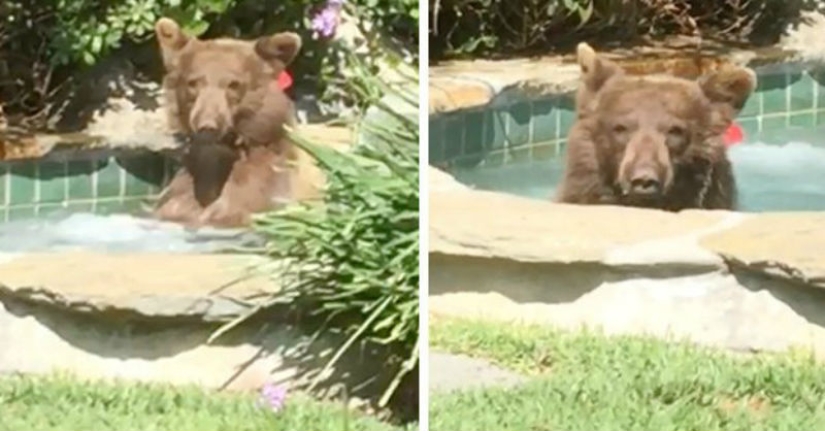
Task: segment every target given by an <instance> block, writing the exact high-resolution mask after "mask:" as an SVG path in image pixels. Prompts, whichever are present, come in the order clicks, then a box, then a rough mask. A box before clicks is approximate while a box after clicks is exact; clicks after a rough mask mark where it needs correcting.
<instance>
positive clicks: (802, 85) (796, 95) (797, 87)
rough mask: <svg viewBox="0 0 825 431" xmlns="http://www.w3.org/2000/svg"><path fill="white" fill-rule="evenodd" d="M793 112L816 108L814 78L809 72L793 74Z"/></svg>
mask: <svg viewBox="0 0 825 431" xmlns="http://www.w3.org/2000/svg"><path fill="white" fill-rule="evenodd" d="M790 92H791V106H790V110H791V112H795V111H807V110H811V109H814V97H815V95H814V80H813V79H812V78H811V77H810V75H808V74H807V73H799V74H794V75H792V76H791V86H790Z"/></svg>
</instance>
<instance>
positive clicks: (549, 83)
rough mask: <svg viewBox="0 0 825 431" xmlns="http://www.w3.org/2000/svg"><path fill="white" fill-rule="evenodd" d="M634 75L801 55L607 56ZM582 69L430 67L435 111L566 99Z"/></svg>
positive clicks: (561, 62)
mask: <svg viewBox="0 0 825 431" xmlns="http://www.w3.org/2000/svg"><path fill="white" fill-rule="evenodd" d="M604 54H605V55H607V56H608V57H610V58H612V59H613V60H615V61H617V62H619V63H620V64H622V66H623V67H624V68H625V69H626V70H627V71H628V72H629V73H633V74H650V73H670V74H675V75H678V76H684V77H697V76H699V75H701V74H703V73H705V72H707V71H710V70H714V69H716V68H718V67H720V66H721V65H723V64H741V65H749V66H752V67H756V66H760V65H765V64H773V63H779V62H782V61H785V60H788V59H790V58H792V57H794V56H795V55H796V53H795V52H794V51H790V50H787V49H783V48H781V47H768V48H762V49H757V50H744V49H720V48H717V49H708V51H707V52H706V53H703V54H702V55H701V56H697V55H696V54H695V48H693V47H688V48H684V50H682V49H680V48H679V47H678V46H677V47H675V48H648V47H636V48H633V49H624V50H613V51H610V52H606V53H604ZM578 78H579V68H578V66H577V65H576V64H575V57H574V56H573V55H572V54H568V55H557V56H545V57H536V58H522V59H515V60H470V61H449V62H444V63H441V64H438V65H434V66H430V69H429V89H430V92H429V94H430V96H429V112H430V114H437V113H443V112H450V111H456V110H460V109H467V108H473V107H478V106H483V105H487V104H490V103H492V104H495V103H499V100H500V99H501V101H500V103H505V104H506V103H507V101H508V100H510V99H513V98H520V99H535V98H541V97H546V96H550V95H558V94H566V93H569V92H572V91H574V90H575V88H576V87H577V85H578Z"/></svg>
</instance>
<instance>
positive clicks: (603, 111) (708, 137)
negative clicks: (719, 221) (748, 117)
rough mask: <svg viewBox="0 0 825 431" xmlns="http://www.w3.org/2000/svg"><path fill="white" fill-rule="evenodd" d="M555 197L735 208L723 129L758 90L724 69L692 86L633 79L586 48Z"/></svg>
mask: <svg viewBox="0 0 825 431" xmlns="http://www.w3.org/2000/svg"><path fill="white" fill-rule="evenodd" d="M577 51H578V52H577V55H578V63H579V67H580V68H581V81H580V85H579V89H578V92H577V94H576V114H577V116H576V121H575V122H574V124H573V126H572V127H571V129H570V132H569V134H568V141H567V156H566V166H565V172H564V177H563V179H562V182H561V184H560V186H559V189H558V192H557V195H556V200H557V201H559V202H564V203H573V204H608V205H626V206H637V207H645V208H656V209H663V210H669V211H680V210H683V209H689V208H701V209H726V210H733V209H735V208H736V201H737V196H736V182H735V180H734V177H733V171H732V168H731V164H730V161H729V160H728V157H727V152H726V148H725V146H724V144H723V141H722V136H723V134H724V132H725V130H726V129H727V128H728V127H729V126H730V125H731V123H732V122H733V120H734V118H735V117H736V115H737V114H738V113H739V111H740V110H741V109H742V107H743V106H744V104H745V102H746V101H747V99H748V97H750V94H751V93H752V92H753V91H754V89H755V87H756V76H755V74H754V73H753V72H752V71H751V70H749V69H746V68H740V67H734V66H728V67H723V68H721V69H720V70H718V71H716V72H712V73H709V74H707V75H705V76H702V77H700V78H699V79H698V80H695V81H692V80H688V79H683V78H678V77H675V76H669V75H647V76H631V75H629V74H627V73H625V71H624V70H623V69H622V68H621V67H620V66H619V65H618V64H616V63H614V62H612V61H610V60H608V59H605V58H603V57H601V56H599V55H597V54H596V52H595V51H594V50H593V49H592V48H591V47H590V46H588V45H587V44H585V43H582V44H580V45H579V46H578V50H577Z"/></svg>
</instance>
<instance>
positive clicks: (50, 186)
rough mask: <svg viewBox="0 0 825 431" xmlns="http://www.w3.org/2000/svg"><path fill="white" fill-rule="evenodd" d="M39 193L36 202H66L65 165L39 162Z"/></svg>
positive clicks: (62, 163)
mask: <svg viewBox="0 0 825 431" xmlns="http://www.w3.org/2000/svg"><path fill="white" fill-rule="evenodd" d="M38 170H39V177H40V184H39V187H40V193H39V199H38V202H63V201H65V200H66V185H67V183H66V163H64V162H46V161H44V162H40V164H39V165H38Z"/></svg>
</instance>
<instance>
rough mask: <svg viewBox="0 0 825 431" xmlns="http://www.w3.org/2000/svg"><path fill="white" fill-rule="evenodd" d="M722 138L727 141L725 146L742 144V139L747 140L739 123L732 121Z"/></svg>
mask: <svg viewBox="0 0 825 431" xmlns="http://www.w3.org/2000/svg"><path fill="white" fill-rule="evenodd" d="M722 140H723V141H724V142H725V146H726V147H728V148H730V147H732V146H734V145H737V144H741V143H742V141H744V140H745V133H744V132H743V131H742V128H741V127H739V125H738V124H736V123H732V124H731V125H730V127H728V130H726V131H725V135H724V136H723V137H722Z"/></svg>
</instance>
